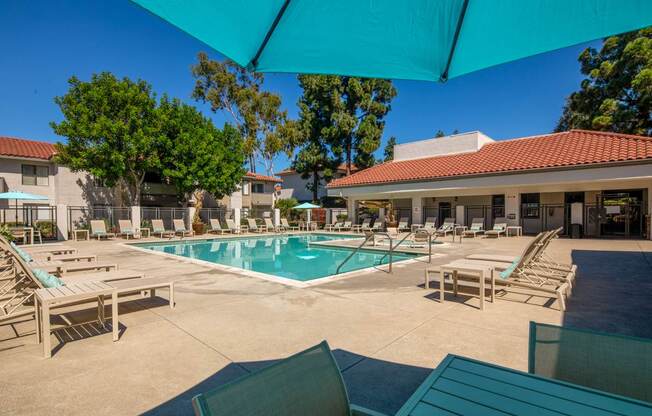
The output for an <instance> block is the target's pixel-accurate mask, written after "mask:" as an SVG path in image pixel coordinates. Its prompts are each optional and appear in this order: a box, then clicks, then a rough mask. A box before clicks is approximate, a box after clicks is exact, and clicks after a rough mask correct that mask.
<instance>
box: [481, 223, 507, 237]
mask: <svg viewBox="0 0 652 416" xmlns="http://www.w3.org/2000/svg"><path fill="white" fill-rule="evenodd" d="M506 232H507V221H506V220H505V218H496V220H495V221H494V227H493V228H492V229H491V230H487V231H485V233H484V235H485V237H496V238H499V237H500V235H501V234H503V235H505V233H506Z"/></svg>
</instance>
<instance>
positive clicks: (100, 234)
mask: <svg viewBox="0 0 652 416" xmlns="http://www.w3.org/2000/svg"><path fill="white" fill-rule="evenodd" d="M91 237H97V239H98V240H100V239H101V238H106V239H109V238H115V234H114V233H109V232H107V231H106V223H105V222H104V220H91Z"/></svg>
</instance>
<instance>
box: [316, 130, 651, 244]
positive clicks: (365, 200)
mask: <svg viewBox="0 0 652 416" xmlns="http://www.w3.org/2000/svg"><path fill="white" fill-rule="evenodd" d="M394 154H395V159H394V160H393V161H391V162H386V163H382V164H379V165H376V166H373V167H371V168H368V169H365V170H363V171H360V172H357V173H354V174H352V175H350V176H347V177H341V178H339V179H336V180H334V181H332V182H331V183H330V184H329V185H328V194H329V195H331V196H340V197H344V198H346V199H347V200H348V202H349V212H350V214H351V215H356V214H357V213H358V212H363V213H366V212H367V211H369V209H367V206H369V207H373V206H378V201H385V203H386V209H385V210H384V211H390V210H391V211H393V212H395V213H396V215H400V216H401V217H410V218H411V220H412V222H413V223H422V222H423V221H424V220H425V219H426V218H429V217H430V218H431V219H432V217H434V218H436V219H437V220H439V221H440V222H441V221H442V220H443V219H444V218H447V217H454V218H456V219H457V221H458V223H460V224H467V223H470V221H471V219H472V218H474V217H482V218H485V222H486V226H487V227H491V226H493V223H494V222H495V218H502V217H505V218H506V219H507V222H508V223H510V224H511V225H512V226H514V227H523V229H524V230H525V232H526V233H534V232H537V231H540V230H543V229H551V228H556V227H564V229H565V231H569V230H570V224H572V223H578V224H579V225H581V226H582V228H583V232H584V233H585V234H588V235H596V236H603V235H617V236H625V235H627V236H637V237H640V236H646V237H647V236H649V235H650V232H649V230H648V229H647V228H648V226H647V223H646V214H647V215H649V214H650V205H652V204H651V202H652V201H651V199H650V198H651V196H652V192H650V188H652V138H650V137H645V136H635V135H628V134H618V133H610V132H597V131H587V130H571V131H567V132H561V133H553V134H545V135H539V136H532V137H524V138H517V139H511V140H502V141H494V140H493V139H491V138H489V137H487V136H486V135H484V134H482V133H480V132H470V133H463V134H458V135H453V136H447V137H442V138H436V139H429V140H421V141H415V142H410V143H404V144H399V145H397V146H396V147H395V149H394ZM372 201H373V202H372ZM573 203H581V204H582V207H581V208H578V207H579V206H578V205H575V208H573V209H574V210H575V211H573V212H572V213H573V218H571V204H573Z"/></svg>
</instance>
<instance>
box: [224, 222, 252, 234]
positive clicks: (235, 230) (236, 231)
mask: <svg viewBox="0 0 652 416" xmlns="http://www.w3.org/2000/svg"><path fill="white" fill-rule="evenodd" d="M226 226H227V227H228V228H229V230H230V231H231V232H232V233H233V234H240V233H242V232H247V231H249V227H247V226H246V225H236V223H235V221H234V220H232V219H227V220H226Z"/></svg>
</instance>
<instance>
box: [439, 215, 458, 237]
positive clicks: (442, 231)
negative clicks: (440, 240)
mask: <svg viewBox="0 0 652 416" xmlns="http://www.w3.org/2000/svg"><path fill="white" fill-rule="evenodd" d="M454 232H455V218H446V219H444V223H443V224H442V225H441V227H439V228H437V231H435V233H436V234H437V235H443V236H444V237H446V235H447V234H449V233H450V234H453V233H454Z"/></svg>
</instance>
